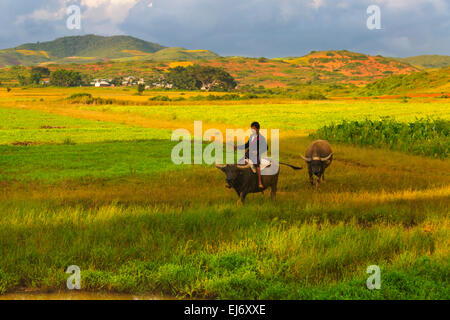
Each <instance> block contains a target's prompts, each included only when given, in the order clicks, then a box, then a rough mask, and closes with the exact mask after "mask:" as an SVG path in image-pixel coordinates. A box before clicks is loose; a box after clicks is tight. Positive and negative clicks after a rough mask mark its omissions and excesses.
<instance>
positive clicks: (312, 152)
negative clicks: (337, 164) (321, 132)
mask: <svg viewBox="0 0 450 320" xmlns="http://www.w3.org/2000/svg"><path fill="white" fill-rule="evenodd" d="M301 157H302V158H303V160H305V161H306V163H307V164H308V174H309V181H310V182H311V184H312V185H313V186H316V187H318V186H319V184H320V179H322V180H325V169H326V168H328V166H329V165H330V164H331V162H332V161H333V151H332V150H331V146H330V144H329V143H328V141H326V140H316V141H313V142H312V143H311V144H310V145H309V147H308V149H307V150H306V154H305V156H303V155H301Z"/></svg>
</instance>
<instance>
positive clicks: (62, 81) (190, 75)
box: [12, 65, 237, 92]
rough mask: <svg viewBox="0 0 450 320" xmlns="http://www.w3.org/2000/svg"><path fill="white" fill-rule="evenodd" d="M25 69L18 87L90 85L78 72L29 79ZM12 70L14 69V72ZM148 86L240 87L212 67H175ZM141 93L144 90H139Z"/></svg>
mask: <svg viewBox="0 0 450 320" xmlns="http://www.w3.org/2000/svg"><path fill="white" fill-rule="evenodd" d="M21 68H22V69H24V68H23V67H16V68H15V69H14V70H15V71H16V78H17V80H18V82H19V85H21V86H26V85H41V84H42V81H43V79H46V78H49V81H48V85H50V86H57V87H77V86H82V85H88V83H89V79H88V77H86V75H83V74H81V73H80V72H77V71H70V70H65V69H58V70H55V71H50V70H49V69H48V68H46V67H32V68H31V71H30V72H29V74H28V75H27V73H26V72H24V70H22V69H21ZM12 70H13V69H12ZM148 80H149V84H150V85H152V84H159V86H160V87H167V86H166V85H167V84H170V87H171V88H173V89H179V90H205V91H230V90H233V89H234V88H235V87H236V86H237V83H236V81H235V79H234V78H233V77H232V76H231V75H230V74H229V73H228V72H226V71H225V70H223V69H222V68H215V67H210V66H200V65H192V66H188V67H181V66H178V67H175V68H172V69H169V70H168V71H167V72H164V73H160V74H158V75H157V76H153V77H150V78H149V79H148ZM112 84H114V85H116V86H118V85H120V84H121V79H120V78H114V80H113V82H112ZM139 91H140V92H142V91H143V88H142V86H141V87H139Z"/></svg>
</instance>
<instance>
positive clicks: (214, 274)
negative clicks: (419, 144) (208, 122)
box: [0, 204, 449, 299]
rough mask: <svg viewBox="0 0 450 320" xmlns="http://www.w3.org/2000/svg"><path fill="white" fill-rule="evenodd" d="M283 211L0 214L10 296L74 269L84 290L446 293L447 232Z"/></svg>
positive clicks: (274, 295) (300, 295)
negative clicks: (374, 276) (376, 277)
mask: <svg viewBox="0 0 450 320" xmlns="http://www.w3.org/2000/svg"><path fill="white" fill-rule="evenodd" d="M281 208H282V209H283V210H282V211H281V210H280V205H277V206H274V205H271V204H265V205H251V206H250V207H249V208H236V207H234V206H232V205H231V206H230V205H219V206H217V205H216V206H208V207H204V206H200V207H197V208H195V209H187V210H182V211H181V210H174V209H169V210H164V209H161V208H149V207H121V206H106V207H100V208H97V209H82V208H80V207H72V208H71V207H66V208H61V209H60V208H46V207H45V206H42V205H41V206H37V207H36V206H31V207H30V206H28V205H25V206H24V207H16V208H15V209H13V210H11V209H10V210H8V214H6V212H5V211H4V210H2V212H4V214H2V215H1V217H0V221H1V227H0V228H1V229H2V232H1V233H0V235H1V236H0V245H1V247H2V248H9V250H8V254H7V255H4V256H3V257H2V268H1V270H2V278H3V290H4V291H6V290H9V289H11V288H14V287H15V286H25V287H40V288H47V287H48V288H60V289H63V286H64V283H65V282H64V279H65V278H66V276H67V275H65V274H64V269H65V268H66V267H67V266H68V265H71V264H77V265H79V266H80V268H81V269H82V270H83V271H82V277H83V278H82V286H83V288H85V289H87V290H111V291H118V292H145V291H147V292H148V291H150V292H159V293H161V294H167V295H177V296H179V297H207V298H220V299H233V298H241V299H242V298H243V299H349V298H358V299H447V298H448V297H449V296H448V294H449V283H448V275H449V274H448V273H449V269H448V267H446V266H445V264H446V263H448V261H446V260H445V257H444V256H442V250H443V248H442V245H441V243H442V242H445V241H446V239H447V240H448V235H449V234H448V230H445V229H444V228H438V230H437V231H435V232H433V233H430V234H427V233H426V232H423V231H422V230H421V229H420V228H415V229H412V230H411V231H410V232H405V230H404V228H403V227H402V226H401V224H400V225H399V224H396V223H393V222H390V221H389V220H390V219H389V218H388V217H385V218H386V220H385V221H386V222H381V221H380V222H379V223H377V224H373V225H372V227H371V228H367V227H365V226H364V222H371V221H370V220H366V221H364V220H360V221H358V220H356V216H355V217H353V218H350V220H348V221H346V222H345V223H344V221H342V220H341V219H340V218H338V220H341V222H338V221H336V222H334V223H330V222H327V220H325V221H323V222H319V221H317V218H320V217H322V218H324V219H326V217H324V216H323V213H322V211H321V210H320V209H319V207H316V208H309V210H308V211H309V212H310V214H311V213H313V212H315V213H314V214H312V216H310V217H308V216H305V211H304V209H301V206H300V207H296V206H292V205H289V206H287V205H283V204H281ZM341 211H342V212H343V213H344V212H345V211H346V209H345V208H342V209H341ZM355 214H356V212H355ZM347 217H348V215H347ZM314 220H316V221H314ZM436 223H437V221H436ZM30 224H31V225H30ZM18 243H20V246H18V245H17V244H18ZM439 251H441V253H440V254H439V253H436V252H439ZM430 254H431V257H430V256H429V255H430ZM372 264H377V265H379V266H380V267H381V268H382V290H380V291H376V290H375V291H369V290H367V289H366V288H365V279H366V278H367V275H366V274H365V269H366V267H367V266H369V265H372ZM447 266H448V265H447Z"/></svg>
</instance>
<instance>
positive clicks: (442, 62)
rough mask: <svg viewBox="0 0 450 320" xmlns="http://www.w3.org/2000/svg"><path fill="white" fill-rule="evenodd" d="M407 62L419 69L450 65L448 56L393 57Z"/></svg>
mask: <svg viewBox="0 0 450 320" xmlns="http://www.w3.org/2000/svg"><path fill="white" fill-rule="evenodd" d="M393 59H395V60H398V61H402V62H406V63H409V64H411V65H413V66H416V67H418V68H421V69H436V68H446V67H450V56H440V55H422V56H416V57H408V58H393Z"/></svg>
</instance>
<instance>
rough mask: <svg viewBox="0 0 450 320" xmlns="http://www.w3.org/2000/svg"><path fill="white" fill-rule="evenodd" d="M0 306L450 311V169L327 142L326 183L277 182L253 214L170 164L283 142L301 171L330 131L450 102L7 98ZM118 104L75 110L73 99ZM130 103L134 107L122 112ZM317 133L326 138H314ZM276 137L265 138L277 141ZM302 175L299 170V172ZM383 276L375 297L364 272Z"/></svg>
mask: <svg viewBox="0 0 450 320" xmlns="http://www.w3.org/2000/svg"><path fill="white" fill-rule="evenodd" d="M0 90H1V91H0V229H1V232H0V261H1V264H0V293H9V292H17V291H21V290H36V291H40V292H42V291H50V292H54V291H58V290H64V288H65V283H66V281H65V280H66V279H67V274H66V273H65V272H64V271H65V269H66V268H67V266H69V265H72V264H75V265H78V266H80V268H81V270H82V288H83V289H84V290H87V291H95V292H119V293H127V292H129V293H150V294H156V295H164V296H165V295H168V296H173V297H176V298H183V297H191V298H222V299H230V298H231V299H233V298H234V299H241V298H248V299H448V298H449V297H450V296H449V288H450V286H449V283H448V279H449V269H450V268H449V263H448V261H449V244H450V243H449V239H450V234H449V230H450V229H449V217H448V214H449V204H450V174H449V173H450V162H449V160H448V158H445V157H444V158H439V157H438V158H434V157H431V156H422V155H414V154H412V153H411V152H409V151H408V149H405V150H398V151H396V150H390V149H388V148H387V147H385V146H383V145H379V146H376V147H374V146H369V145H353V144H352V141H350V143H344V141H343V142H342V143H333V149H334V153H335V158H336V159H335V161H334V162H333V164H332V165H331V167H330V168H329V169H328V170H327V180H326V182H325V183H324V184H323V185H322V186H321V187H320V189H319V190H313V189H312V188H311V187H310V186H309V184H308V179H307V172H306V170H302V171H300V172H294V171H289V170H290V169H289V168H282V171H281V173H280V182H279V194H278V198H277V200H276V201H275V202H272V201H270V197H269V196H268V195H267V194H265V195H261V194H256V195H251V196H249V198H248V201H247V203H246V205H245V206H237V205H236V200H237V199H236V195H235V194H234V193H233V192H231V191H230V190H228V189H226V188H225V176H224V175H223V174H222V173H221V172H220V171H218V170H217V169H215V168H214V166H209V165H181V166H177V165H175V164H173V163H172V161H171V159H170V154H171V149H172V147H173V146H174V145H175V144H176V142H173V141H170V136H171V133H172V130H174V129H178V128H186V129H188V130H190V131H191V132H192V131H193V121H194V120H202V121H203V129H204V130H206V129H208V128H217V129H220V130H224V129H225V128H244V129H247V127H248V126H249V124H250V123H251V122H252V121H255V120H258V121H260V122H261V124H262V126H263V128H269V129H270V128H277V129H280V137H281V139H280V157H281V159H282V161H284V162H288V163H292V164H296V165H299V164H302V162H301V159H300V157H299V154H300V153H303V152H304V151H305V150H306V147H307V146H308V144H309V143H310V141H311V139H312V138H310V137H309V134H310V133H314V132H316V131H317V130H318V129H320V128H322V127H323V126H325V125H328V126H329V125H332V124H333V123H341V122H342V121H343V120H347V121H365V120H366V119H371V120H379V119H380V118H385V117H391V118H392V119H395V121H398V122H399V123H409V122H413V121H415V120H416V118H427V117H431V118H435V119H437V118H439V119H442V120H447V121H448V120H450V102H449V101H448V99H441V98H434V97H417V98H410V99H408V101H407V102H404V101H403V100H401V99H374V98H365V99H344V98H342V99H329V100H324V101H315V100H308V101H306V100H292V99H285V98H282V97H280V98H279V99H275V98H267V99H264V98H262V99H254V100H238V101H191V100H188V99H187V100H184V101H168V102H161V101H149V99H150V98H152V97H154V96H157V95H168V96H170V97H173V98H175V97H185V98H189V97H190V96H192V95H202V94H204V93H199V92H177V91H165V92H156V91H148V92H145V93H144V94H143V95H135V94H134V92H133V91H127V90H124V89H121V88H115V89H112V88H103V89H94V88H67V89H60V88H27V89H25V90H24V89H21V88H12V90H11V91H10V92H7V91H6V90H5V89H4V88H2V89H0ZM80 92H84V93H90V94H91V95H92V96H94V97H99V98H104V99H115V100H117V101H123V102H124V103H121V104H114V103H113V104H108V105H95V104H83V103H71V101H70V100H68V99H67V98H68V97H69V96H71V95H73V94H76V93H80ZM125 102H126V103H125ZM319 132H320V131H319ZM269 138H270V137H269ZM302 165H304V164H302ZM370 265H378V266H380V268H381V279H382V287H381V289H380V290H373V291H371V290H368V289H367V287H366V279H367V277H368V275H367V274H366V269H367V267H368V266H370Z"/></svg>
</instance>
